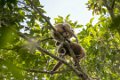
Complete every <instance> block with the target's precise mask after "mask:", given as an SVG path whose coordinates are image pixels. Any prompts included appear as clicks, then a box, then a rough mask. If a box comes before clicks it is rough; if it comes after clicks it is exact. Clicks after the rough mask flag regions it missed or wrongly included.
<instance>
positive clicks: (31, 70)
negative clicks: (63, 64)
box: [24, 69, 71, 74]
mask: <svg viewBox="0 0 120 80" xmlns="http://www.w3.org/2000/svg"><path fill="white" fill-rule="evenodd" d="M24 70H25V71H28V72H34V73H45V74H51V71H41V70H36V69H24ZM67 71H71V70H62V71H55V72H54V74H58V73H65V72H67Z"/></svg>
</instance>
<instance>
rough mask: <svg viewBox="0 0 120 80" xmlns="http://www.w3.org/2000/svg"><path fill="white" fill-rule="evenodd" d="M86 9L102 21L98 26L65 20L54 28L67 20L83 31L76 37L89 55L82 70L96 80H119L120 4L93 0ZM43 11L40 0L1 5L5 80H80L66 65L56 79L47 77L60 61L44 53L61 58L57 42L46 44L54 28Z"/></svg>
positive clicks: (0, 68) (1, 74)
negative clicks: (57, 49) (56, 47)
mask: <svg viewBox="0 0 120 80" xmlns="http://www.w3.org/2000/svg"><path fill="white" fill-rule="evenodd" d="M33 4H34V5H35V6H34V5H33ZM81 4H82V3H81ZM86 6H87V8H88V9H89V10H92V11H93V15H94V14H97V15H99V16H100V17H99V19H98V22H97V23H95V24H93V21H94V18H92V19H90V21H89V22H88V23H87V24H86V25H82V24H79V22H73V21H72V20H70V18H69V16H70V15H66V17H65V18H63V17H62V16H58V17H57V18H55V19H54V20H55V23H54V24H56V23H60V22H64V21H67V22H68V23H70V24H71V25H72V27H73V28H76V29H81V31H80V32H79V33H78V34H77V37H78V39H79V43H80V45H82V46H83V47H84V48H85V50H86V56H85V58H84V59H83V60H82V61H81V62H80V66H81V68H82V70H83V71H84V72H85V73H86V74H87V75H88V76H89V77H90V78H91V79H95V80H120V0H88V3H86ZM43 8H44V7H43V6H42V4H40V2H39V0H33V1H32V3H31V0H0V80H78V79H79V77H78V76H76V74H75V73H74V71H72V70H70V68H69V67H68V66H67V65H63V66H62V68H61V69H60V71H61V73H56V74H55V75H53V76H51V75H50V74H49V73H48V72H47V71H50V70H51V69H52V67H53V66H54V64H55V63H56V62H57V61H56V60H55V58H54V57H51V56H50V55H46V53H45V51H48V52H50V53H51V54H53V55H56V56H57V54H56V52H55V51H56V49H55V45H54V41H53V40H52V39H49V40H44V39H46V38H48V37H51V30H52V29H51V27H50V26H51V25H50V24H51V23H50V22H49V19H50V18H49V17H47V16H44V15H43V14H46V15H47V12H45V10H44V9H43ZM46 20H47V21H46ZM73 41H74V39H73ZM36 45H37V46H38V45H39V47H40V48H42V49H44V50H45V51H42V50H39V49H38V48H37V47H36ZM71 63H72V62H71V60H70V61H69V64H71Z"/></svg>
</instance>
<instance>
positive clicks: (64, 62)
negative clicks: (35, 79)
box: [19, 33, 86, 80]
mask: <svg viewBox="0 0 120 80" xmlns="http://www.w3.org/2000/svg"><path fill="white" fill-rule="evenodd" d="M19 35H20V36H21V37H22V38H24V39H25V40H27V41H28V42H30V43H32V40H31V39H29V38H28V37H27V36H25V35H23V34H22V33H19ZM35 47H36V48H37V49H38V50H39V51H40V52H43V53H45V54H47V55H49V56H51V57H52V58H54V59H56V60H57V61H60V62H62V63H63V64H65V65H67V66H68V67H69V68H70V69H72V70H73V71H74V72H75V73H76V74H77V76H78V77H80V78H81V74H80V73H79V72H78V71H77V70H76V69H75V68H74V67H73V66H72V65H70V64H69V63H67V62H66V61H64V60H63V59H61V58H59V57H57V56H55V55H53V54H51V53H50V52H48V51H46V50H44V49H43V48H41V47H39V45H38V44H35ZM85 80H86V79H85Z"/></svg>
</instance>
